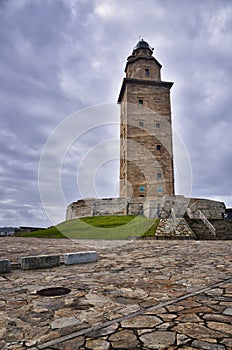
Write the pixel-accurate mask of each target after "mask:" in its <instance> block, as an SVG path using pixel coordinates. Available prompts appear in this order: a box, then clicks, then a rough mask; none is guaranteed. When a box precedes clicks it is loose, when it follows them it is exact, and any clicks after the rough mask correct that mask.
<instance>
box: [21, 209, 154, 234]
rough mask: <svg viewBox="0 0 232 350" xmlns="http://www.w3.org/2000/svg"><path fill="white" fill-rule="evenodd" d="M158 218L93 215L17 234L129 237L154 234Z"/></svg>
mask: <svg viewBox="0 0 232 350" xmlns="http://www.w3.org/2000/svg"><path fill="white" fill-rule="evenodd" d="M158 223H159V220H158V219H147V218H144V217H143V216H135V215H125V216H95V217H86V218H81V219H75V220H69V221H64V222H62V223H60V224H59V225H57V226H56V227H50V228H48V229H46V230H41V231H35V232H30V233H24V234H19V235H18V236H20V237H38V238H77V239H78V238H79V239H109V240H110V239H130V238H133V237H140V236H151V235H154V233H155V230H156V228H157V226H158Z"/></svg>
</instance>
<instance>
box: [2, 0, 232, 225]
mask: <svg viewBox="0 0 232 350" xmlns="http://www.w3.org/2000/svg"><path fill="white" fill-rule="evenodd" d="M139 35H141V37H142V38H144V40H146V41H148V43H149V44H150V45H151V46H152V47H154V48H155V50H154V56H155V57H156V58H157V59H158V61H159V62H160V63H161V64H162V66H163V68H162V80H166V81H174V86H173V88H172V116H173V127H174V130H175V132H176V133H177V135H178V136H179V137H180V138H181V140H182V141H183V144H184V145H185V147H186V152H187V153H188V155H189V158H190V162H191V167H192V196H194V197H205V198H212V199H218V200H222V201H224V202H225V203H226V204H227V206H228V207H231V206H232V180H231V179H232V175H231V174H232V162H231V158H232V138H231V134H232V95H231V92H232V79H231V77H232V50H231V47H232V2H231V1H230V0H204V1H202V0H195V1H192V0H185V1H184V0H143V1H142V0H133V1H132V0H44V1H41V0H1V1H0V116H1V119H0V123H1V127H0V150H1V163H0V174H1V182H0V210H1V211H0V226H5V225H6V226H19V225H31V226H37V225H38V226H50V225H52V224H54V223H58V222H60V221H63V220H64V217H65V206H66V205H67V204H69V203H71V202H73V201H75V200H77V199H78V198H79V197H80V196H81V195H88V194H89V193H87V192H88V191H87V192H86V191H85V190H84V193H83V191H82V190H80V188H79V187H80V186H79V185H80V183H79V182H80V181H81V180H80V179H79V180H78V176H79V175H78V169H80V168H82V175H83V176H82V180H83V178H85V180H86V183H88V181H90V182H91V181H92V179H90V180H89V179H88V171H87V170H88V168H89V167H90V165H89V164H90V163H88V162H85V161H86V158H88V157H89V159H95V160H96V154H99V149H98V147H99V145H101V146H102V147H103V148H100V149H101V151H100V154H102V153H104V152H102V150H105V153H104V154H105V157H103V158H101V160H100V161H98V162H96V163H98V164H96V165H95V168H96V169H95V170H96V171H95V173H94V174H95V179H94V181H95V183H94V186H95V191H96V193H97V195H98V196H99V197H101V196H102V197H107V196H109V197H110V196H117V194H118V193H117V187H118V146H117V139H118V124H117V122H118V121H119V114H118V111H119V110H118V108H117V107H116V106H115V103H116V101H117V97H118V94H119V90H120V86H121V82H122V79H123V76H124V73H123V72H124V68H125V64H126V58H127V56H128V55H129V54H131V52H132V49H133V47H134V46H135V45H136V43H137V42H138V38H139ZM74 115H75V116H77V118H76V119H75V120H76V124H75V123H74V124H72V123H73V117H72V116H74ZM70 116H71V117H70ZM104 120H105V121H104ZM91 123H92V124H91ZM104 123H105V124H106V125H104ZM75 134H76V136H75ZM47 140H48V142H47ZM46 142H47V144H46ZM45 144H46V145H47V146H45ZM44 147H45V148H44ZM54 154H56V155H57V157H58V158H57V159H58V160H57V162H54V159H53V158H54ZM85 154H88V157H86V156H84V160H83V155H85ZM52 155H53V156H52ZM41 156H42V158H41ZM91 157H92V158H91ZM176 158H178V156H177V155H176ZM40 159H41V160H42V163H40ZM39 164H40V167H39ZM183 168H184V166H183ZM178 172H181V166H179V169H178ZM91 176H92V175H91ZM91 176H90V177H91ZM38 179H39V180H38ZM58 183H59V185H60V187H61V192H62V196H63V197H62V198H60V197H61V196H60V193H59V195H57V188H56V186H57V184H58ZM180 188H181V186H179V188H177V190H178V191H181V190H180ZM40 192H41V195H42V201H41V198H40ZM46 193H49V199H48V198H45V197H46ZM45 202H46V203H45ZM48 206H50V208H51V211H50V212H49V210H48V209H47V208H48ZM46 211H47V214H48V216H47V214H46ZM51 213H53V214H51Z"/></svg>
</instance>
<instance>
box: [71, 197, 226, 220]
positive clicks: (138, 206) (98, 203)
mask: <svg viewBox="0 0 232 350" xmlns="http://www.w3.org/2000/svg"><path fill="white" fill-rule="evenodd" d="M199 210H201V212H202V213H203V214H204V215H205V216H206V217H207V219H221V218H222V213H223V212H225V205H224V203H222V202H217V201H212V200H208V199H190V198H186V197H184V196H168V195H166V196H164V197H162V198H160V197H156V198H145V197H144V198H143V197H138V198H105V199H86V200H79V201H77V202H74V203H72V204H70V205H69V206H68V208H67V214H66V220H72V219H75V218H80V217H86V216H103V215H104V216H105V215H106V216H107V215H144V216H145V217H147V218H153V217H160V218H163V219H165V218H169V217H170V216H174V217H176V218H178V217H179V218H181V217H183V216H184V215H185V214H186V213H187V214H188V215H189V217H190V218H197V219H198V218H199Z"/></svg>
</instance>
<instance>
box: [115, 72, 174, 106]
mask: <svg viewBox="0 0 232 350" xmlns="http://www.w3.org/2000/svg"><path fill="white" fill-rule="evenodd" d="M128 84H134V85H148V86H157V87H166V88H168V89H171V87H172V85H173V84H174V83H173V82H170V81H157V80H145V79H132V78H124V79H123V83H122V87H121V90H120V93H119V97H118V102H117V103H121V101H122V97H123V95H124V91H125V88H126V85H128Z"/></svg>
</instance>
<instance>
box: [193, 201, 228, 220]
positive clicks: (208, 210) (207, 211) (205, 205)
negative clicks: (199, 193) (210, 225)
mask: <svg viewBox="0 0 232 350" xmlns="http://www.w3.org/2000/svg"><path fill="white" fill-rule="evenodd" d="M225 209H226V208H225V204H224V203H223V202H218V201H213V200H210V199H201V198H190V202H189V206H188V210H187V214H188V216H189V217H190V218H191V219H199V218H200V213H199V211H201V212H202V213H203V214H204V215H205V216H206V218H207V219H222V217H223V216H224V214H225Z"/></svg>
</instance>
